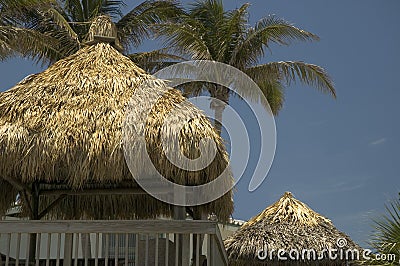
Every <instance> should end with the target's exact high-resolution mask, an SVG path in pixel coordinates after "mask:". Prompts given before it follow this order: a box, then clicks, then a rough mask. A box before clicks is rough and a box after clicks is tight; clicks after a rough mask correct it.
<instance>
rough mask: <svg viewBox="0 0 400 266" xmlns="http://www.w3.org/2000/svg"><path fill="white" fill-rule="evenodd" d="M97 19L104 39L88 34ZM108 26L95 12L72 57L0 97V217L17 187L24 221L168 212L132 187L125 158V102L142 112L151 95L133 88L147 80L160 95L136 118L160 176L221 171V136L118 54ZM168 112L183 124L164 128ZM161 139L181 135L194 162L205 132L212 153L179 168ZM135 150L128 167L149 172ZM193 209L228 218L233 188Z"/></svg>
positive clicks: (202, 178) (199, 177) (198, 179)
mask: <svg viewBox="0 0 400 266" xmlns="http://www.w3.org/2000/svg"><path fill="white" fill-rule="evenodd" d="M96 23H97V24H101V25H102V28H103V29H104V28H107V27H109V28H110V31H111V35H110V36H102V35H106V33H104V31H103V32H102V31H97V32H96V27H94V26H93V25H95V24H96ZM107 23H108V24H107ZM110 23H111V20H110V19H109V18H108V17H100V18H99V19H98V20H97V21H96V22H95V23H94V24H93V25H92V28H93V30H92V29H91V34H89V37H90V38H91V39H90V40H88V42H87V43H86V45H85V46H84V47H83V48H82V49H80V50H79V51H78V52H77V53H75V54H73V55H71V56H69V57H67V58H65V59H62V60H60V61H58V62H56V63H54V64H53V65H51V66H50V67H49V68H48V69H47V70H45V71H43V72H41V73H39V74H34V75H30V76H29V77H27V78H25V79H24V80H22V81H21V82H19V83H18V84H17V85H15V86H14V87H12V88H11V89H9V90H7V91H5V92H2V93H0V194H1V197H0V216H1V215H3V214H4V213H5V212H6V210H7V209H8V208H9V207H10V206H11V205H12V203H13V202H14V201H15V197H16V195H17V194H18V193H19V194H20V195H21V198H22V210H23V213H24V215H27V216H29V217H30V218H31V219H41V218H47V219H123V218H124V219H136V218H155V217H157V216H160V215H162V216H172V215H173V208H172V206H171V205H170V204H167V203H163V202H161V201H159V200H157V199H155V198H153V197H152V196H150V195H148V194H147V193H146V192H145V191H143V190H142V189H141V188H140V187H139V186H138V184H137V183H136V181H135V179H134V178H133V175H132V173H131V172H132V171H130V169H128V165H127V163H126V161H125V158H124V151H123V147H122V146H123V143H122V135H123V132H122V127H123V123H124V119H125V116H126V112H125V111H126V107H127V106H129V104H131V103H132V102H134V103H136V106H135V108H136V109H137V111H138V113H139V114H140V113H141V112H140V110H141V109H144V108H149V106H148V105H149V104H150V103H149V98H150V96H147V95H146V94H144V95H143V94H142V95H141V98H138V96H135V94H134V92H135V90H136V89H137V88H138V87H139V86H140V85H141V84H142V83H143V82H150V83H151V84H152V87H151V88H149V95H150V94H151V93H157V92H160V94H161V97H160V98H159V99H158V100H157V101H156V102H155V103H154V106H151V108H149V109H150V110H151V111H150V113H149V114H148V116H147V117H142V118H141V119H142V120H144V121H145V128H144V131H145V132H144V135H145V143H146V148H147V149H146V150H147V152H148V155H149V157H150V158H151V160H152V162H153V164H154V167H155V168H156V169H157V170H158V171H159V172H160V173H161V174H162V175H163V176H164V177H165V178H166V179H168V180H170V181H172V182H175V183H179V184H183V185H190V186H192V185H200V184H204V183H207V182H209V181H210V180H213V179H215V178H216V177H218V175H219V174H220V173H221V172H222V171H223V170H224V169H225V168H226V167H228V156H227V153H226V151H225V147H224V145H223V141H222V139H221V137H220V136H219V135H218V134H217V132H216V131H215V129H214V128H213V126H212V125H211V123H210V121H209V120H208V119H207V118H206V117H205V116H204V114H203V112H202V111H201V110H199V109H198V108H196V107H195V106H194V105H192V104H190V103H189V102H187V101H185V100H186V99H185V98H184V97H183V96H182V94H181V93H180V92H179V91H178V90H176V89H173V88H168V87H167V86H166V84H165V83H164V82H163V81H162V80H158V79H155V78H154V77H153V76H151V75H149V74H147V73H145V71H143V70H142V69H140V68H139V67H138V66H136V65H135V64H134V63H133V62H132V61H131V60H130V59H129V58H127V57H125V56H124V55H122V54H121V53H120V52H119V51H118V49H117V48H118V47H119V44H118V42H117V39H116V37H115V32H114V31H113V30H112V29H113V27H112V24H110ZM104 25H106V26H104ZM107 25H108V26H107ZM99 34H100V35H99ZM165 87H167V90H165ZM135 97H136V98H135ZM175 109H178V112H176V111H177V110H175ZM170 111H175V112H174V114H178V115H176V117H175V118H174V119H175V120H183V121H186V120H188V121H187V123H186V124H185V125H184V127H183V128H179V127H177V126H176V124H169V125H168V124H167V125H164V122H165V119H166V117H167V116H168V114H169V113H170ZM189 118H190V119H189ZM162 137H166V138H167V139H179V143H178V145H180V149H181V151H182V153H184V154H185V156H187V157H188V158H196V156H198V155H199V145H200V144H199V143H200V142H201V140H202V139H204V138H208V139H211V140H213V141H214V143H215V144H216V147H217V154H216V156H215V158H214V160H213V161H212V162H211V164H209V165H208V166H207V167H206V168H204V169H202V170H198V171H187V170H184V169H180V168H179V167H176V166H174V165H173V164H172V163H170V162H169V160H168V158H166V155H165V153H164V149H163V146H162V145H161V141H162V139H161V138H162ZM132 139H133V141H135V136H133V138H132ZM133 144H134V143H133ZM165 144H166V145H167V146H168V145H177V144H176V142H171V143H168V142H167V143H164V145H165ZM164 148H165V147H164ZM166 148H167V149H169V148H171V149H172V148H175V147H166ZM134 152H136V153H137V156H136V157H135V158H136V159H135V160H136V161H135V167H136V168H135V169H134V173H135V174H137V175H146V174H148V173H147V169H146V168H145V167H142V166H141V163H140V160H141V158H143V157H145V156H143V154H141V153H140V151H139V150H138V151H134ZM191 211H193V212H199V213H208V214H215V215H217V216H218V217H219V218H220V219H221V220H227V219H228V218H229V216H230V214H231V213H232V211H233V202H232V195H231V192H228V193H226V194H225V195H224V196H222V197H220V198H218V199H216V200H215V201H213V202H210V203H207V204H203V205H201V206H196V207H193V208H192V209H191Z"/></svg>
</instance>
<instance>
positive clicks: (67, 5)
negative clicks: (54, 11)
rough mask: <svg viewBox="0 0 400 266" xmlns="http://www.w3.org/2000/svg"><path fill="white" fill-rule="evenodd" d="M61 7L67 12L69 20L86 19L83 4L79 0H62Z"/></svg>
mask: <svg viewBox="0 0 400 266" xmlns="http://www.w3.org/2000/svg"><path fill="white" fill-rule="evenodd" d="M63 2H64V7H63V9H64V10H65V11H66V13H67V14H68V16H69V18H70V19H71V21H81V22H83V21H87V18H86V16H85V13H84V10H83V5H82V3H81V1H80V0H64V1H63Z"/></svg>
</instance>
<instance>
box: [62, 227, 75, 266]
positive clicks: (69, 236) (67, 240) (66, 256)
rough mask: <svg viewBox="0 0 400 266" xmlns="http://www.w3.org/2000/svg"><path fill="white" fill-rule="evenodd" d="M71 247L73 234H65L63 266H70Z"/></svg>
mask: <svg viewBox="0 0 400 266" xmlns="http://www.w3.org/2000/svg"><path fill="white" fill-rule="evenodd" d="M72 245H73V234H71V233H66V234H65V239H64V260H63V262H64V263H63V265H64V266H71V263H72Z"/></svg>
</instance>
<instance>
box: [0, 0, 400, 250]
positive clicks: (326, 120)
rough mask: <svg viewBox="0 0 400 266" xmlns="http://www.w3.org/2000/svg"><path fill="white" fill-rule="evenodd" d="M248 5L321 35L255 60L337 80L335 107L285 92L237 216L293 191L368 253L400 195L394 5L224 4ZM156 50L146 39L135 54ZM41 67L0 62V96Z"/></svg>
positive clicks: (306, 92)
mask: <svg viewBox="0 0 400 266" xmlns="http://www.w3.org/2000/svg"><path fill="white" fill-rule="evenodd" d="M186 2H187V1H185V3H186ZM245 2H250V3H251V4H252V5H251V7H250V21H251V24H254V22H255V21H256V20H258V19H259V18H261V17H263V16H266V15H268V14H275V15H276V16H278V17H281V18H285V19H286V20H288V21H290V22H292V23H294V24H295V25H296V26H298V27H301V28H303V29H306V30H308V31H311V32H313V33H315V34H317V35H319V36H320V37H321V40H320V41H319V42H313V43H294V44H293V45H292V46H290V47H277V46H273V47H272V49H271V51H272V54H271V53H267V56H266V58H265V59H263V61H262V62H268V61H279V60H301V61H305V62H308V63H314V64H318V65H320V66H323V67H324V68H325V69H326V70H327V71H328V72H329V73H330V75H331V76H332V78H333V80H334V82H335V85H336V89H337V94H338V99H337V100H333V99H332V98H330V97H328V96H327V95H323V94H321V93H319V92H316V91H315V90H314V89H312V88H307V87H304V86H301V85H299V84H293V85H292V86H291V87H289V88H288V89H287V91H286V103H285V107H284V109H283V110H282V112H281V113H280V114H279V116H278V117H277V118H276V124H277V135H278V143H277V152H276V157H275V160H274V163H273V166H272V168H271V171H270V173H269V175H268V177H267V179H266V180H265V182H264V183H263V184H262V185H261V186H260V187H259V188H258V189H257V190H256V191H254V192H248V191H247V186H248V182H249V180H248V178H246V176H245V177H244V178H243V179H242V180H241V181H240V183H239V184H238V187H237V189H236V193H235V213H234V216H235V218H239V219H249V218H250V217H251V216H254V215H256V214H257V213H258V212H260V211H261V210H263V209H264V208H265V207H266V206H268V205H270V204H271V203H273V202H274V201H276V200H277V199H278V198H279V197H280V196H281V195H282V194H283V193H284V192H285V191H291V192H293V194H294V195H295V196H296V197H297V198H298V199H300V200H301V201H303V202H305V203H307V204H308V205H309V206H310V207H311V208H313V209H314V210H315V211H317V212H319V213H321V214H323V215H324V216H327V217H329V218H330V219H331V220H332V221H333V222H334V224H335V225H336V226H337V227H338V228H339V229H340V230H342V231H344V232H346V233H347V234H349V235H350V236H351V237H352V238H353V239H354V240H356V241H357V242H359V244H361V245H363V246H366V244H365V241H366V240H367V239H368V237H369V235H370V233H371V231H372V219H373V218H378V217H379V216H380V215H381V214H382V213H384V212H385V210H384V204H387V203H388V202H389V200H391V199H393V198H395V197H397V194H398V192H399V191H400V181H399V180H400V178H399V173H400V156H399V151H400V141H399V136H400V123H399V118H398V115H399V114H400V112H399V111H400V107H399V104H398V100H399V98H400V88H399V87H400V86H399V84H398V79H397V78H398V76H397V75H399V73H400V65H399V62H400V52H399V51H398V49H399V47H400V31H399V30H398V25H400V16H398V11H399V10H400V2H399V1H397V0H385V1H377V0H374V1H372V0H352V1H344V0H340V1H320V0H303V1H294V0H290V1H289V0H280V1H277V0H274V1H271V0H252V1H224V4H225V7H226V9H232V8H235V7H239V6H240V5H241V4H243V3H245ZM131 6H133V4H128V7H127V8H129V7H131ZM156 46H157V43H156V42H155V41H148V42H146V46H143V47H141V48H140V49H142V50H151V49H153V48H154V47H156ZM40 69H41V68H40V66H37V65H35V64H34V63H32V62H31V61H29V60H25V59H12V60H8V61H6V62H0V73H1V76H0V77H1V78H0V88H1V90H6V89H8V88H10V87H11V86H13V85H14V84H15V83H17V82H18V81H19V80H21V79H22V78H24V77H25V76H27V75H28V74H31V73H36V72H38V71H40Z"/></svg>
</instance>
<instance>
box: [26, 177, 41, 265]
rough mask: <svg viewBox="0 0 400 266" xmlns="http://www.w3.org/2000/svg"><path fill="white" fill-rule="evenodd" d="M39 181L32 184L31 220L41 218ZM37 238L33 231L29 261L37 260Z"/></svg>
mask: <svg viewBox="0 0 400 266" xmlns="http://www.w3.org/2000/svg"><path fill="white" fill-rule="evenodd" d="M39 193H40V191H39V183H37V182H34V183H33V184H32V197H31V209H32V213H31V217H30V218H31V220H39V206H40V199H39ZM36 240H37V234H36V233H32V234H31V237H30V240H29V261H31V262H32V263H34V262H35V253H36ZM37 256H38V258H40V254H37Z"/></svg>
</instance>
